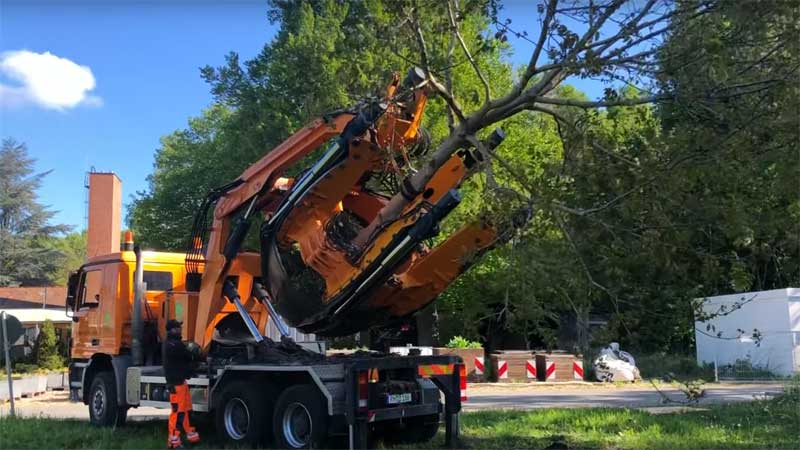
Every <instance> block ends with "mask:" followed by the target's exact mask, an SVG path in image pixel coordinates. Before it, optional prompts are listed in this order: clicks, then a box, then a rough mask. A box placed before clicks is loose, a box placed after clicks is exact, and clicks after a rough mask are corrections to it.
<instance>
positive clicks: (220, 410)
mask: <svg viewBox="0 0 800 450" xmlns="http://www.w3.org/2000/svg"><path fill="white" fill-rule="evenodd" d="M269 403H270V402H269V399H268V398H266V396H265V395H264V394H263V393H262V392H261V391H260V390H258V389H256V386H254V385H252V384H251V383H247V382H243V381H234V382H232V383H231V384H229V385H227V386H225V388H223V390H222V394H221V396H220V402H219V404H218V405H217V407H216V429H217V433H219V434H220V436H222V437H224V438H225V439H226V440H227V441H228V442H231V443H233V444H243V445H248V446H252V447H257V446H260V445H263V444H265V443H266V442H267V440H268V437H269V436H268V435H269V433H268V431H267V430H269V423H270V421H269V411H270V409H271V408H270V406H271V405H269Z"/></svg>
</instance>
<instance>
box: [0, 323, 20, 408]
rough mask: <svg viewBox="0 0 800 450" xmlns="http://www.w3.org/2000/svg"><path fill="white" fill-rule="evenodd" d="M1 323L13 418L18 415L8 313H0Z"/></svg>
mask: <svg viewBox="0 0 800 450" xmlns="http://www.w3.org/2000/svg"><path fill="white" fill-rule="evenodd" d="M0 316H2V317H0V321H2V322H3V348H4V350H5V354H6V375H7V376H8V399H9V400H10V401H11V417H14V416H15V415H16V412H15V410H14V380H12V379H11V354H10V352H9V347H11V343H10V342H8V330H7V326H6V312H5V311H3V312H2V313H0Z"/></svg>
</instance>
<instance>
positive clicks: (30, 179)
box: [0, 139, 69, 286]
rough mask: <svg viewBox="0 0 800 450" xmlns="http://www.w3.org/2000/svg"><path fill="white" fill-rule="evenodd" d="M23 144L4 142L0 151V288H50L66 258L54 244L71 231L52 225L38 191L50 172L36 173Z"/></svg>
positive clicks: (49, 214)
mask: <svg viewBox="0 0 800 450" xmlns="http://www.w3.org/2000/svg"><path fill="white" fill-rule="evenodd" d="M34 162H35V160H34V159H33V158H31V157H30V156H28V149H27V147H26V146H25V144H23V143H19V142H17V141H15V140H13V139H4V140H3V144H2V148H0V286H8V285H17V284H22V285H42V284H50V283H51V282H52V281H53V278H54V274H55V273H56V272H57V271H59V270H60V267H61V262H62V259H63V254H62V253H61V252H59V251H58V250H57V249H56V248H54V247H53V246H52V245H51V243H52V240H53V239H54V238H56V237H58V236H59V235H60V234H61V233H64V232H67V231H68V230H69V227H68V226H66V225H60V224H51V223H50V222H51V219H52V217H53V214H54V212H53V211H51V210H50V209H49V208H48V207H47V206H45V205H42V204H41V203H39V202H38V199H37V194H36V191H37V190H38V189H39V187H40V186H41V183H42V179H43V178H44V177H45V176H47V174H48V173H49V172H42V173H38V174H37V173H34V167H33V166H34Z"/></svg>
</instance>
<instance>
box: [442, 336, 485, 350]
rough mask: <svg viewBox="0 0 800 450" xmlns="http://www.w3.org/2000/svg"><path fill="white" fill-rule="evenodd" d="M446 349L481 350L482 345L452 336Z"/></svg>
mask: <svg viewBox="0 0 800 450" xmlns="http://www.w3.org/2000/svg"><path fill="white" fill-rule="evenodd" d="M446 347H447V348H483V345H482V344H481V343H480V342H477V341H470V340H469V339H466V338H463V337H461V336H453V338H452V339H450V342H448V343H447V345H446Z"/></svg>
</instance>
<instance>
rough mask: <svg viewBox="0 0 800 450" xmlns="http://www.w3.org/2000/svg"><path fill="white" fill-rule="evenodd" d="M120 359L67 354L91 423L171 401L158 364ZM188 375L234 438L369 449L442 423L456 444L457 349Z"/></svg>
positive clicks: (220, 428) (460, 387)
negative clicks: (337, 441)
mask: <svg viewBox="0 0 800 450" xmlns="http://www.w3.org/2000/svg"><path fill="white" fill-rule="evenodd" d="M116 358H117V359H119V358H123V359H124V358H125V355H122V356H120V357H116ZM125 365H126V364H125V361H117V363H116V364H113V363H112V368H114V369H116V368H117V367H119V369H116V370H110V371H109V370H107V369H105V370H103V369H101V368H102V367H107V366H104V365H103V363H101V362H98V361H97V360H88V361H81V360H73V361H72V364H71V365H70V380H71V388H72V390H73V394H74V395H73V397H74V398H75V399H80V400H82V401H83V402H84V403H85V404H87V405H88V406H89V411H90V418H91V420H92V422H94V423H96V424H98V425H110V424H117V425H118V424H121V423H124V421H125V415H126V414H127V410H128V408H136V407H139V406H151V407H157V408H170V403H169V392H168V390H167V386H166V380H165V378H164V375H163V369H162V367H161V366H130V365H128V366H127V367H123V366H125ZM93 366H94V367H93ZM123 368H124V370H122V369H123ZM87 379H88V380H90V381H88V383H86V382H87ZM187 383H188V385H189V389H190V393H191V397H192V407H193V410H194V411H195V412H196V413H197V414H200V415H206V416H207V417H208V418H212V417H213V419H214V423H215V428H216V432H217V435H219V436H223V437H224V438H225V439H226V440H227V441H231V442H234V443H239V444H250V445H254V446H255V445H264V444H273V445H277V446H278V447H279V448H318V447H320V446H323V445H326V443H327V442H329V439H340V440H345V442H346V446H347V448H351V449H361V448H369V447H371V443H372V442H373V440H375V439H381V440H384V441H387V442H403V443H415V442H417V443H421V442H425V441H427V440H429V439H430V438H432V437H433V435H435V434H436V433H437V431H438V429H439V426H440V425H439V424H440V422H444V427H445V443H446V445H447V446H455V445H456V444H457V441H458V436H459V414H460V411H461V401H462V400H464V399H466V397H465V395H466V380H465V369H464V364H463V361H462V360H461V358H459V357H455V356H396V355H394V356H391V355H382V356H373V355H358V354H356V355H342V356H338V355H337V356H331V357H325V358H322V359H320V360H318V361H315V362H313V363H311V364H303V363H297V362H293V361H287V363H285V364H283V363H281V364H262V363H254V362H248V363H242V364H223V365H220V364H214V363H213V362H212V363H210V364H204V365H203V367H201V369H199V370H198V371H197V373H196V374H195V376H193V377H192V378H190V379H189V380H188V381H187ZM87 385H88V386H87ZM84 386H86V388H85V389H84Z"/></svg>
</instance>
